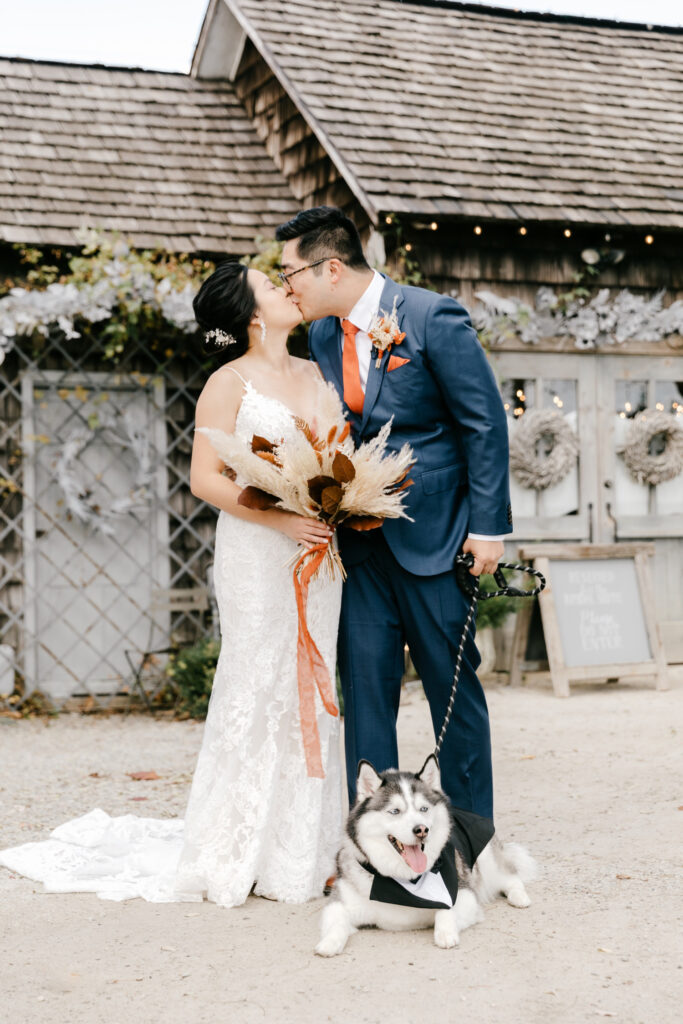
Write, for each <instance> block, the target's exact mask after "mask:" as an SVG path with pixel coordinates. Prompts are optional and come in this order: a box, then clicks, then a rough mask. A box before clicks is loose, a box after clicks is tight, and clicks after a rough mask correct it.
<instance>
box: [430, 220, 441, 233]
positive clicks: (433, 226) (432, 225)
mask: <svg viewBox="0 0 683 1024" xmlns="http://www.w3.org/2000/svg"><path fill="white" fill-rule="evenodd" d="M429 226H430V228H431V229H432V231H436V229H437V228H438V226H439V225H438V224H437V223H436V221H435V220H433V221H432V223H431V224H430V225H429Z"/></svg>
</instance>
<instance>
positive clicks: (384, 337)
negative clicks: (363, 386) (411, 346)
mask: <svg viewBox="0 0 683 1024" xmlns="http://www.w3.org/2000/svg"><path fill="white" fill-rule="evenodd" d="M397 300H398V295H394V308H393V309H392V311H391V314H389V313H385V312H384V310H383V309H380V310H379V311H378V312H377V313H376V314H375V316H374V317H373V320H372V323H371V324H370V326H369V328H368V337H369V338H370V341H371V342H372V354H373V356H377V362H376V363H375V367H376V368H377V369H378V370H379V364H380V363H381V362H382V356H383V354H384V353H385V352H391V349H392V346H393V345H400V344H401V342H402V341H403V339H404V338H405V336H406V335H405V331H401V329H400V328H399V326H398V316H397V315H396V302H397Z"/></svg>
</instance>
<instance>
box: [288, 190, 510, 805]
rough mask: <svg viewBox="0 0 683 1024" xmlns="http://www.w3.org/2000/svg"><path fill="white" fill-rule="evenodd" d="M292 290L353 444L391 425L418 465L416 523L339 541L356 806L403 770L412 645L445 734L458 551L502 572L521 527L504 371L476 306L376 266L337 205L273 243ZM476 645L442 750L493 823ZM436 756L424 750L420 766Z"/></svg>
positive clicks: (448, 785) (349, 756) (469, 798)
mask: <svg viewBox="0 0 683 1024" xmlns="http://www.w3.org/2000/svg"><path fill="white" fill-rule="evenodd" d="M276 237H277V239H278V241H281V242H284V243H285V244H284V247H283V252H282V273H281V275H280V277H281V279H282V281H283V283H284V285H285V287H286V289H287V290H288V292H289V293H290V294H291V295H292V297H293V299H294V300H295V302H296V303H297V304H298V305H299V307H300V309H301V312H302V313H303V316H304V319H305V320H309V321H315V322H314V323H312V324H311V328H310V333H309V345H310V350H311V356H312V358H313V359H315V360H316V361H317V363H318V364H319V366H320V368H321V370H322V372H323V374H324V376H325V377H326V378H327V380H329V381H332V382H333V383H334V384H335V386H336V387H337V389H338V391H339V393H340V394H341V395H342V396H343V399H344V402H345V405H346V408H347V412H348V417H349V420H350V422H351V428H352V431H353V436H354V439H355V441H356V443H360V442H362V441H367V440H369V439H370V438H372V437H374V436H375V435H376V434H377V433H378V431H379V430H380V428H381V427H382V426H383V424H385V423H386V422H387V420H389V419H391V418H392V417H393V423H392V428H391V435H390V437H389V442H388V444H389V447H390V448H391V449H395V450H398V449H399V448H400V447H401V446H402V445H403V444H404V443H405V442H406V441H407V442H408V443H409V444H410V445H411V446H412V449H413V452H414V454H415V458H416V460H417V461H416V464H415V466H414V468H413V469H412V470H411V473H410V475H411V477H412V479H413V481H414V483H413V484H412V486H411V487H409V488H408V490H407V492H406V495H407V500H406V511H407V513H408V515H409V516H411V517H412V519H413V520H414V521H413V522H409V521H408V520H407V519H387V520H385V522H384V525H383V526H382V527H381V528H380V529H376V530H371V531H368V532H364V533H357V532H355V531H353V530H345V529H343V528H341V529H340V531H339V543H340V547H341V552H342V558H343V561H344V565H345V567H346V571H347V573H348V578H347V581H346V584H345V586H344V591H343V597H342V610H341V619H340V624H339V671H340V675H341V682H342V691H343V694H344V715H345V718H344V728H345V736H346V766H347V778H348V786H349V799H350V801H351V803H353V801H354V800H355V786H356V768H357V765H358V762H359V761H360V760H361V759H363V758H365V759H367V760H368V761H371V762H372V764H373V765H374V766H375V768H376V769H377V770H378V771H383V770H384V769H386V768H392V767H393V768H395V767H398V748H397V742H396V717H397V715H398V706H399V698H400V691H401V677H402V675H403V670H404V654H403V652H404V645H405V644H406V643H407V645H408V648H409V650H410V654H411V657H412V660H413V663H414V665H415V668H416V669H417V671H418V673H419V674H420V677H421V679H422V684H423V686H424V690H425V693H426V696H427V699H428V701H429V707H430V711H431V716H432V723H433V726H434V731H435V734H436V735H438V733H439V731H440V729H441V726H442V724H443V720H444V716H445V714H446V708H447V706H448V699H449V695H450V691H451V685H452V681H453V670H454V666H455V656H456V651H457V647H458V643H459V640H460V636H461V633H462V627H463V624H464V621H465V616H466V614H467V608H468V605H467V601H466V599H465V598H464V596H463V595H462V593H461V592H460V590H459V588H458V586H457V583H456V581H455V575H454V572H453V566H454V561H455V557H456V555H457V554H458V553H459V552H460V551H461V550H464V551H466V552H467V551H470V552H471V553H472V554H473V556H474V567H473V570H472V571H473V573H474V574H475V575H479V574H480V573H482V572H492V571H493V570H494V569H495V567H496V565H497V563H498V560H499V559H500V557H501V555H502V553H503V545H502V543H501V539H502V536H503V535H504V534H506V533H510V532H511V530H512V514H511V509H510V504H509V501H510V499H509V484H508V436H507V426H506V419H505V412H504V410H503V405H502V401H501V399H500V395H499V392H498V388H497V387H496V382H495V380H494V377H493V373H492V372H491V369H490V367H489V365H488V362H487V360H486V356H485V355H484V352H483V350H482V348H481V345H480V344H479V341H478V339H477V336H476V334H475V332H474V330H473V328H472V326H471V324H470V320H469V317H468V315H467V313H466V312H465V310H464V309H463V308H462V306H460V305H459V304H458V303H457V302H455V301H454V300H453V299H451V298H448V297H446V296H444V295H437V294H436V293H434V292H430V291H427V290H426V289H423V288H413V287H405V286H402V285H398V284H396V283H395V282H394V281H392V280H391V279H390V278H388V277H384V276H382V275H381V274H379V273H377V271H373V270H372V269H371V268H370V267H369V266H368V264H367V262H366V261H365V257H364V255H363V250H362V247H361V242H360V238H359V236H358V231H357V230H356V227H355V225H354V224H353V222H352V221H351V220H349V218H348V217H346V216H345V215H344V214H343V213H342V211H341V210H339V209H337V208H335V207H329V206H320V207H316V208H315V209H311V210H303V211H302V212H301V213H299V214H298V215H297V216H296V217H294V218H293V220H290V221H288V222H287V223H286V224H282V225H281V226H280V227H279V228H278V230H277V233H276ZM394 305H395V309H396V318H397V321H398V328H399V330H400V332H401V333H404V334H405V336H404V338H403V339H402V340H401V341H400V343H398V344H394V345H393V347H392V349H391V351H390V352H387V351H383V352H381V351H379V350H378V349H377V348H376V347H374V346H373V340H372V339H371V338H370V337H369V335H368V329H372V327H371V324H372V321H373V318H374V317H375V315H376V314H377V313H378V311H380V315H381V313H386V314H388V315H390V314H391V312H392V309H393V308H394ZM479 660H480V659H479V655H478V653H477V649H476V647H475V645H474V643H473V641H472V639H471V638H469V639H468V641H467V645H466V648H465V654H464V658H463V664H462V671H461V675H460V683H459V686H458V692H457V697H456V701H455V707H454V710H453V716H452V718H451V721H450V724H449V726H448V730H447V732H446V737H445V740H444V743H443V747H442V749H441V755H440V766H441V779H442V785H443V788H444V790H445V791H446V793H447V794H448V796H449V798H450V800H451V801H452V803H453V804H454V806H456V807H461V808H463V809H464V810H470V811H475V812H476V813H477V814H481V815H483V816H485V817H490V818H492V817H493V784H492V772H491V741H490V734H489V720H488V710H487V707H486V698H485V696H484V691H483V689H482V687H481V684H480V682H479V680H478V679H477V676H476V668H477V666H478V664H479ZM428 753H429V750H427V749H425V751H424V755H425V757H426V756H427V754H428Z"/></svg>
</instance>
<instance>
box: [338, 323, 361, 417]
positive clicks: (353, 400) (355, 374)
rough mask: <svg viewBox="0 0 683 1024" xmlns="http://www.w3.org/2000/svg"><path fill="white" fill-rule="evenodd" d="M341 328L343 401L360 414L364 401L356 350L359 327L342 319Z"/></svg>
mask: <svg viewBox="0 0 683 1024" xmlns="http://www.w3.org/2000/svg"><path fill="white" fill-rule="evenodd" d="M342 328H343V330H344V354H343V358H342V369H343V373H344V401H345V402H346V404H347V405H348V407H349V409H350V410H351V412H355V413H358V415H360V414H361V413H362V412H363V402H364V401H365V395H364V394H363V388H362V387H361V383H360V369H359V368H358V352H357V351H356V335H357V334H358V332H359V330H360V327H356V325H355V324H352V323H351V321H350V320H342Z"/></svg>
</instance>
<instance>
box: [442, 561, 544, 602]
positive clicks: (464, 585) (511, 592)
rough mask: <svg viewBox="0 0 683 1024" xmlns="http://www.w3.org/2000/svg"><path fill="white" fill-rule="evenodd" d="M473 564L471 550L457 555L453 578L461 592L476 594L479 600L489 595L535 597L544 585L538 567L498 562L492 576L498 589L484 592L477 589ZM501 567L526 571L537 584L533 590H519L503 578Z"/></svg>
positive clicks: (485, 599) (477, 578)
mask: <svg viewBox="0 0 683 1024" xmlns="http://www.w3.org/2000/svg"><path fill="white" fill-rule="evenodd" d="M473 565H474V555H473V554H472V553H471V551H468V552H467V554H466V555H458V556H457V558H456V559H455V578H456V580H457V582H458V586H459V587H460V589H461V590H462V592H463V594H465V595H466V596H467V597H473V596H474V595H476V597H477V600H479V601H488V599H489V598H490V597H536V595H537V594H540V593H541V591H542V590H543V589H544V587H545V576H544V575H543V573H542V572H539V571H538V569H532V568H531V566H530V565H517V564H515V563H513V562H499V563H498V568H497V569H496V571H495V572H494V573H493V578H494V580H495V581H496V583H497V584H498V586H499V588H500V589H499V590H491V591H489V592H487V593H485V592H484V591H481V590H480V589H479V577H478V576H473V575H472V573H471V572H470V569H471V568H472V566H473ZM503 569H514V570H515V571H516V572H525V573H528V575H529V576H535V577H536V579H538V581H539V584H538V586H537V587H535V588H534V589H533V590H520V589H519V587H511V586H510V585H509V583H508V581H507V580H506V579H505V576H504V574H503Z"/></svg>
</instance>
